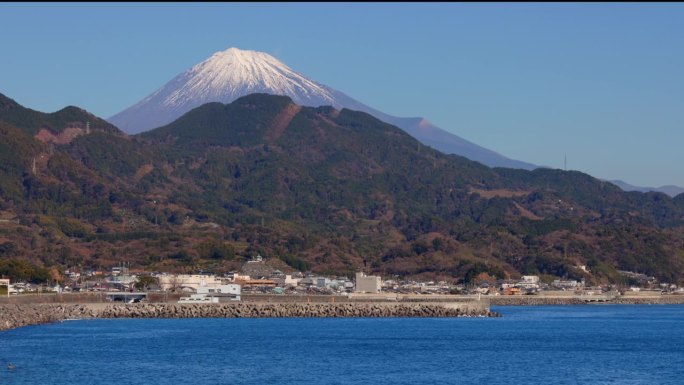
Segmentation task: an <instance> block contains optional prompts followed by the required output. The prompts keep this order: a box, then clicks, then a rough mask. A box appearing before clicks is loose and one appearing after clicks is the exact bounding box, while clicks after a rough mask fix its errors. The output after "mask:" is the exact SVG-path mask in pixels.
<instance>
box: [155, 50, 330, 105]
mask: <svg viewBox="0 0 684 385" xmlns="http://www.w3.org/2000/svg"><path fill="white" fill-rule="evenodd" d="M255 92H263V93H268V94H274V95H287V96H289V97H290V98H292V100H293V101H294V102H295V103H297V104H301V105H316V106H319V105H333V106H336V107H338V105H337V103H336V102H335V98H334V97H333V95H332V92H331V90H330V89H328V88H327V87H325V86H323V85H320V84H318V83H316V82H314V81H312V80H309V79H307V78H306V77H304V76H302V75H301V74H299V73H297V72H295V71H293V70H292V69H291V68H290V67H288V66H287V65H285V64H284V63H282V62H281V61H279V60H278V59H276V58H274V57H273V56H271V55H269V54H267V53H264V52H257V51H246V50H240V49H238V48H229V49H227V50H225V51H220V52H216V53H214V54H213V55H212V56H211V57H210V58H209V59H207V60H205V61H203V62H201V63H199V64H197V65H195V66H193V67H192V68H190V69H189V70H187V71H185V72H184V73H183V74H181V75H179V76H177V77H176V78H175V79H173V80H172V81H171V82H169V83H168V84H167V85H166V86H164V87H163V88H162V89H161V90H159V91H158V92H156V93H155V94H153V95H151V96H150V97H149V98H148V99H146V102H150V101H151V99H157V98H159V97H161V100H157V102H159V103H160V104H162V105H163V106H165V107H167V108H170V109H186V108H187V107H188V106H193V107H195V106H199V105H201V104H204V103H207V102H214V101H219V102H222V103H230V102H232V101H233V100H235V99H237V98H239V97H240V96H244V95H247V94H251V93H255Z"/></svg>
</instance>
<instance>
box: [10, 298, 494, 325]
mask: <svg viewBox="0 0 684 385" xmlns="http://www.w3.org/2000/svg"><path fill="white" fill-rule="evenodd" d="M498 316H500V315H499V314H498V313H495V312H491V311H490V310H489V305H488V303H484V302H483V303H479V302H470V303H424V304H416V303H338V304H335V303H329V304H325V303H221V304H168V303H150V304H103V303H86V304H78V305H76V304H74V305H71V304H11V305H0V330H8V329H14V328H18V327H22V326H28V325H40V324H46V323H52V322H59V321H63V320H66V319H87V318H277V317H301V318H305V317H498Z"/></svg>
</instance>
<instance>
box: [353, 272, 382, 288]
mask: <svg viewBox="0 0 684 385" xmlns="http://www.w3.org/2000/svg"><path fill="white" fill-rule="evenodd" d="M381 287H382V281H381V279H380V277H378V276H377V275H366V274H365V273H363V272H358V273H356V289H355V290H354V292H356V293H379V292H380V288H381Z"/></svg>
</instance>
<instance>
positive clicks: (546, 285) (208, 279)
mask: <svg viewBox="0 0 684 385" xmlns="http://www.w3.org/2000/svg"><path fill="white" fill-rule="evenodd" d="M621 274H623V275H624V276H625V277H626V278H627V279H628V280H629V281H630V282H632V283H633V284H632V285H630V286H626V285H623V286H617V285H602V286H589V285H587V284H586V283H585V282H584V281H577V280H570V279H553V280H551V281H549V280H548V279H547V280H545V281H544V280H542V279H540V277H539V276H537V275H523V276H521V277H520V278H519V279H507V280H501V279H499V280H494V279H487V277H484V278H483V279H479V280H474V281H473V282H470V283H469V284H463V283H457V281H456V282H447V281H417V280H411V279H402V278H400V277H380V276H377V275H370V274H366V273H364V272H356V274H355V276H353V277H351V278H350V277H346V276H323V275H316V274H312V273H310V272H299V271H293V272H289V273H285V272H283V271H281V270H279V269H276V268H273V267H272V266H270V265H269V264H268V263H267V260H266V259H264V258H263V257H262V256H261V255H257V256H255V257H253V258H251V259H250V260H249V261H246V262H245V263H244V264H243V266H242V268H241V269H240V270H239V271H235V272H230V273H227V274H223V275H217V274H211V273H206V272H201V271H200V272H197V273H193V274H171V273H160V272H146V271H142V270H136V269H134V268H131V266H130V265H128V264H121V265H119V266H114V267H111V268H110V269H109V271H106V272H105V271H99V270H79V269H68V270H66V271H65V273H64V276H65V279H64V280H63V281H62V282H57V283H54V284H51V285H37V284H32V283H28V282H10V281H9V280H8V279H5V280H4V281H2V280H0V293H3V291H4V292H5V294H6V296H7V297H13V296H26V295H32V294H50V293H57V294H65V293H72V294H74V293H106V294H107V296H106V297H105V298H106V300H109V301H124V300H126V301H131V302H133V301H135V302H139V301H146V300H147V299H148V296H147V294H148V293H157V294H159V293H163V294H165V295H166V296H165V297H163V298H164V299H165V300H166V301H168V300H169V296H168V294H169V293H172V294H176V296H175V297H174V296H171V297H170V298H176V297H178V302H180V303H204V302H206V303H211V302H225V301H239V300H241V299H242V298H243V297H244V296H245V295H247V296H252V297H258V296H259V295H261V296H264V295H271V296H276V297H278V296H283V297H287V296H291V297H297V296H300V297H301V296H308V297H311V296H338V297H347V298H352V297H356V298H363V297H364V296H365V297H366V298H372V296H373V295H380V296H381V297H378V298H382V299H385V300H397V299H401V298H409V297H414V298H422V299H429V298H439V297H440V296H444V297H454V296H460V297H463V296H487V297H497V296H507V297H508V296H537V297H539V296H545V297H567V298H571V297H581V298H585V299H587V300H596V301H599V300H601V299H609V298H611V299H612V298H615V297H618V296H626V297H660V296H677V295H681V296H682V297H684V287H678V286H677V285H675V284H670V283H663V282H658V280H657V279H656V278H654V277H649V276H647V275H644V274H639V273H633V272H628V271H621ZM3 282H4V283H3ZM3 286H4V287H3ZM132 293H138V294H137V296H134V295H132ZM143 293H144V294H143ZM101 297H102V296H101Z"/></svg>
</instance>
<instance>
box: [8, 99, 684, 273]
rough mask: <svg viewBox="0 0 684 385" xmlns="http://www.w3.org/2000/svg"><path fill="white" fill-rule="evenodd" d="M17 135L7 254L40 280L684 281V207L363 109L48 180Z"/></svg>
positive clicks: (91, 157) (95, 164)
mask: <svg viewBox="0 0 684 385" xmlns="http://www.w3.org/2000/svg"><path fill="white" fill-rule="evenodd" d="M0 127H1V126H0ZM20 128H22V129H23V130H25V132H30V130H28V129H27V128H26V127H20ZM8 130H10V131H12V129H8ZM8 132H9V131H8ZM12 132H13V133H12V135H13V137H15V138H17V139H15V140H18V141H20V142H22V143H27V144H25V145H24V147H20V146H13V148H17V151H18V152H19V153H21V154H22V155H20V156H17V157H14V158H16V159H18V160H17V162H15V164H14V165H13V166H8V168H11V169H12V170H15V171H12V172H10V171H6V172H7V175H8V178H7V181H8V182H7V186H9V187H6V189H7V191H11V192H12V193H11V194H10V193H7V194H3V195H2V205H3V206H2V210H4V211H3V212H4V213H5V215H6V216H12V215H15V216H16V217H17V218H19V223H17V224H16V225H11V226H5V227H0V245H1V244H3V242H5V243H7V242H9V243H11V244H12V247H9V246H8V247H6V249H7V250H9V251H5V252H3V251H2V250H3V249H2V248H0V260H1V259H3V258H4V259H5V260H13V261H15V260H22V261H25V260H28V261H30V263H31V264H33V266H35V267H36V268H37V269H40V268H56V269H59V268H65V267H69V266H72V265H82V266H84V265H85V266H94V267H95V266H110V265H112V264H114V263H116V262H119V261H132V262H134V263H135V264H137V265H139V266H142V267H145V268H148V269H151V270H169V271H170V270H174V271H195V270H197V269H205V270H213V271H227V270H230V269H233V268H235V267H236V266H238V265H239V263H240V262H241V261H242V260H244V258H247V257H249V256H251V255H253V254H255V253H261V254H262V255H265V256H273V257H278V258H280V259H282V260H283V261H284V262H285V263H287V264H289V265H290V266H292V267H293V268H296V269H300V270H303V269H311V270H313V271H316V272H319V273H329V274H352V273H353V272H354V271H356V270H358V269H360V268H363V267H364V266H365V267H366V268H367V270H371V271H373V272H376V273H380V274H384V275H388V276H391V275H400V276H413V277H423V278H450V279H460V280H463V281H470V280H472V279H474V278H475V277H477V276H478V275H481V274H483V273H486V274H488V275H489V276H493V277H498V278H506V277H516V276H519V275H521V274H540V275H542V276H543V277H545V279H550V278H551V277H554V276H555V277H566V278H574V279H586V280H588V281H589V282H623V283H624V282H627V281H626V278H624V277H623V276H621V275H620V274H619V273H618V270H628V271H634V272H640V273H646V274H648V275H655V276H657V277H658V278H660V279H661V280H663V281H668V282H682V281H684V252H683V250H684V227H682V224H683V220H684V203H682V202H683V200H682V196H679V197H676V198H675V199H671V198H669V197H667V196H666V195H664V194H658V193H648V194H641V193H625V192H622V191H621V190H620V189H619V188H618V187H616V186H614V185H612V184H609V183H606V182H602V181H600V180H597V179H595V178H592V177H591V176H589V175H586V174H582V173H579V172H573V171H570V172H565V171H561V170H550V169H538V170H535V171H531V172H530V171H523V170H512V169H500V168H497V169H490V168H488V167H485V166H483V165H481V164H479V163H476V162H472V161H469V160H467V159H465V158H462V157H458V156H453V155H449V156H448V155H444V154H442V153H440V152H438V151H435V150H433V149H431V148H429V147H426V146H424V145H422V144H420V143H419V142H418V141H416V140H415V139H413V138H412V137H410V136H409V135H407V134H406V133H404V132H403V131H401V130H400V129H398V128H396V127H394V126H391V125H388V124H385V123H383V122H381V121H379V120H377V119H375V118H373V117H372V116H370V115H368V114H365V113H361V112H355V111H350V110H342V111H337V110H334V109H332V108H330V107H319V108H310V107H300V106H296V105H294V104H293V103H292V101H291V100H290V99H289V98H287V97H282V96H270V95H265V94H254V95H249V96H246V97H243V98H240V99H238V100H236V101H235V102H233V103H231V104H228V105H222V104H219V103H210V104H206V105H203V106H201V107H198V108H196V109H194V110H192V111H190V112H188V113H187V114H186V115H184V116H182V117H181V118H179V119H178V120H176V121H175V122H173V123H171V124H169V125H167V126H165V127H161V128H158V129H156V130H153V131H150V132H147V133H144V134H141V135H138V136H136V137H133V138H126V137H123V136H121V135H118V134H116V133H115V132H106V131H105V132H97V133H92V134H90V135H84V136H80V137H78V138H76V139H74V140H73V141H71V142H70V143H68V144H64V145H57V146H54V148H53V149H52V150H51V151H52V153H51V154H49V156H48V158H49V159H47V160H46V161H45V164H44V165H42V166H40V167H38V170H37V172H36V173H35V174H34V173H32V172H30V170H29V169H28V168H27V167H30V162H29V163H27V162H26V160H28V159H31V158H32V157H33V156H34V155H33V154H34V153H36V152H41V151H43V152H44V151H47V150H46V149H43V148H42V147H41V145H42V144H40V143H38V142H36V141H34V140H33V139H31V138H30V137H28V136H27V135H26V134H23V136H21V135H20V134H22V133H21V132H20V131H19V130H17V129H14V130H13V131H12ZM18 132H19V133H18ZM8 135H9V134H8ZM32 146H33V147H32ZM21 159H23V160H21ZM8 165H9V163H8ZM3 170H4V169H3ZM3 172H5V171H3ZM3 188H5V187H3ZM1 213H2V212H0V214H1ZM16 234H20V235H16ZM3 253H4V254H3ZM580 266H586V267H587V268H588V270H589V273H587V272H585V271H584V270H583V269H580ZM37 271H38V270H37ZM0 273H2V271H1V270H0Z"/></svg>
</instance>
